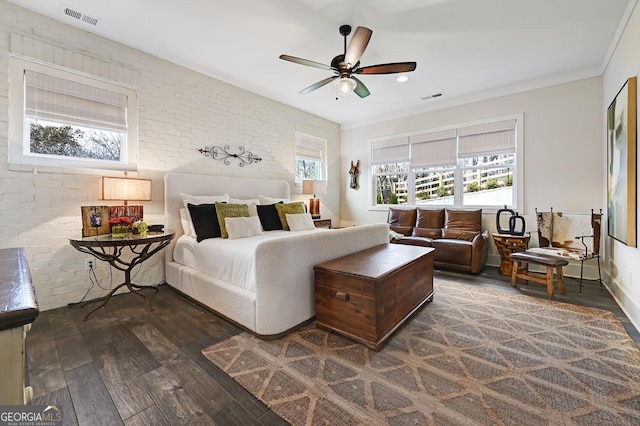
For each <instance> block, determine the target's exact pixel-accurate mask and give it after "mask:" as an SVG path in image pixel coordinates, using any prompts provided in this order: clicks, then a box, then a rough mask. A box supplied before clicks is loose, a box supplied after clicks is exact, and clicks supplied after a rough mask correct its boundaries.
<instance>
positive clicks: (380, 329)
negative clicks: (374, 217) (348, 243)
mask: <svg viewBox="0 0 640 426" xmlns="http://www.w3.org/2000/svg"><path fill="white" fill-rule="evenodd" d="M313 269H314V271H315V294H316V325H317V326H318V327H320V328H325V329H329V330H334V331H337V332H339V333H341V334H344V335H345V336H348V337H350V338H352V339H354V340H357V341H359V342H362V343H364V344H365V345H367V346H368V347H370V348H372V349H374V350H380V349H381V348H382V346H383V345H384V342H385V341H386V340H387V339H388V338H389V337H390V336H391V334H392V333H393V332H394V331H395V330H396V329H397V328H398V327H400V325H401V324H402V323H403V322H404V321H406V320H407V319H408V318H409V317H410V316H411V315H412V314H413V313H414V312H415V311H416V310H417V309H418V308H419V307H420V306H422V305H423V304H424V303H425V302H427V301H429V300H431V299H432V298H433V249H432V248H427V247H420V246H409V245H400V244H382V245H379V246H376V247H372V248H370V249H367V250H364V251H361V252H358V253H354V254H350V255H348V256H344V257H341V258H338V259H334V260H330V261H328V262H324V263H321V264H318V265H316V266H314V267H313Z"/></svg>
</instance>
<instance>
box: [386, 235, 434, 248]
mask: <svg viewBox="0 0 640 426" xmlns="http://www.w3.org/2000/svg"><path fill="white" fill-rule="evenodd" d="M393 242H394V243H396V244H407V245H410V246H422V247H432V242H433V240H432V239H431V238H424V237H419V238H416V237H404V238H400V239H399V240H393Z"/></svg>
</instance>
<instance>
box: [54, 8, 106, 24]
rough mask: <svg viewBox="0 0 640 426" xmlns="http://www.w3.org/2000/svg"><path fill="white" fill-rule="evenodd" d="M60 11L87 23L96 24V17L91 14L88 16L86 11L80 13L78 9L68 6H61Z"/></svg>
mask: <svg viewBox="0 0 640 426" xmlns="http://www.w3.org/2000/svg"><path fill="white" fill-rule="evenodd" d="M62 13H64V14H65V15H67V16H69V17H71V18H74V19H77V20H79V21H82V22H84V23H86V24H89V25H97V24H98V19H96V18H94V17H93V16H89V15H87V14H86V13H82V12H80V11H79V10H75V9H72V8H70V7H69V6H62Z"/></svg>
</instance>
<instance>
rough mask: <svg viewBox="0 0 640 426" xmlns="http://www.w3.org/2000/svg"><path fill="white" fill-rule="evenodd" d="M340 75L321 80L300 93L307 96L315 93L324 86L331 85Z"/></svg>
mask: <svg viewBox="0 0 640 426" xmlns="http://www.w3.org/2000/svg"><path fill="white" fill-rule="evenodd" d="M338 77H339V76H338V75H334V76H332V77H327V78H325V79H324V80H320V81H319V82H317V83H314V84H312V85H311V86H309V87H307V88H304V89H302V90H301V91H300V93H303V94H306V93H310V92H313V91H314V90H316V89H319V88H321V87H322V86H324V85H325V84H327V83H330V82H331V81H332V80H335V79H336V78H338Z"/></svg>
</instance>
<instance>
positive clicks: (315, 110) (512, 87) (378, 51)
mask: <svg viewBox="0 0 640 426" xmlns="http://www.w3.org/2000/svg"><path fill="white" fill-rule="evenodd" d="M9 1H10V2H11V3H15V4H18V5H21V6H23V7H25V8H27V9H31V10H34V11H36V12H39V13H42V14H44V15H47V16H50V17H52V18H54V19H58V20H60V21H63V22H67V23H69V24H71V25H75V26H77V27H79V28H82V29H84V30H86V31H90V32H93V33H96V34H99V35H101V36H104V37H106V38H109V39H112V40H115V41H118V42H120V43H123V44H126V45H129V46H131V47H134V48H137V49H139V50H142V51H145V52H148V53H150V54H152V55H155V56H158V57H161V58H164V59H166V60H169V61H171V62H174V63H177V64H180V65H182V66H185V67H188V68H191V69H194V70H197V71H199V72H202V73H204V74H207V75H210V76H212V77H215V78H217V79H220V80H223V81H226V82H228V83H231V84H234V85H236V86H239V87H242V88H245V89H247V90H250V91H252V92H255V93H258V94H261V95H263V96H266V97H268V98H272V99H275V100H277V101H280V102H282V103H285V104H287V105H291V106H292V107H295V108H299V109H301V110H304V111H307V112H310V113H312V114H316V115H318V116H321V117H324V118H327V119H329V120H332V121H334V122H337V123H340V124H342V125H345V126H349V125H357V124H362V123H366V122H372V121H376V120H379V119H380V118H386V117H396V116H401V115H408V114H412V113H417V112H422V111H427V110H432V109H437V108H442V107H444V106H446V105H451V104H454V103H460V102H463V101H465V102H466V101H469V100H473V99H479V98H482V97H487V96H495V95H497V94H505V93H509V92H514V91H518V90H524V89H529V88H534V87H539V86H543V85H548V84H553V83H559V82H563V81H569V80H573V79H577V78H584V77H589V76H594V75H599V74H601V73H602V70H603V67H604V66H605V65H606V61H607V60H608V56H609V54H610V53H609V52H610V51H611V49H612V48H613V47H614V45H615V42H616V41H617V37H618V34H619V33H620V31H621V30H622V29H623V26H624V24H625V23H626V19H628V16H629V14H630V12H631V9H632V7H633V6H634V5H635V3H636V1H637V0H482V1H480V0H181V1H180V0H109V1H105V0H66V1H64V2H61V1H58V0H9ZM63 5H65V6H68V7H71V8H73V9H76V10H78V11H80V12H83V13H85V14H87V15H89V16H92V17H94V18H97V19H98V24H97V25H96V26H91V25H88V24H85V23H83V22H81V21H78V20H76V19H73V18H70V17H67V16H65V15H64V14H63V13H62V9H63ZM342 24H349V25H351V26H353V27H354V30H355V27H357V26H365V27H368V28H370V29H372V30H373V36H372V38H371V41H370V43H369V46H368V47H367V49H366V51H365V53H364V54H363V56H362V58H361V66H368V65H374V64H378V63H387V62H402V61H416V62H417V69H416V71H415V72H413V73H408V74H407V75H408V77H409V81H407V82H405V83H398V82H397V81H396V77H397V75H362V76H360V77H359V78H360V79H361V80H362V81H363V82H364V83H365V84H366V85H367V87H368V88H369V90H370V91H371V95H370V96H369V97H367V98H363V99H360V98H358V97H357V96H356V95H355V94H353V95H350V96H348V97H345V98H340V99H339V100H337V101H336V93H335V89H334V87H333V85H332V84H328V85H326V86H324V87H322V88H321V89H318V90H316V91H315V92H312V93H310V94H306V95H302V94H299V93H298V92H299V91H300V90H302V89H303V88H305V87H307V86H309V85H311V84H312V83H315V82H316V81H319V80H322V79H324V78H325V77H329V76H331V75H332V73H331V72H330V71H325V70H322V69H317V68H311V67H306V66H302V65H299V64H294V63H291V62H286V61H283V60H280V59H278V56H279V55H280V54H288V55H292V56H298V57H302V58H305V59H310V60H313V61H316V62H321V63H325V64H329V63H330V61H331V59H332V58H333V57H334V56H336V55H337V54H339V53H342V51H343V39H342V36H341V35H340V34H339V32H338V27H339V26H340V25H342ZM435 93H443V94H444V96H442V97H441V98H437V99H431V100H422V99H421V98H423V97H426V96H429V95H432V94H435Z"/></svg>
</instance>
